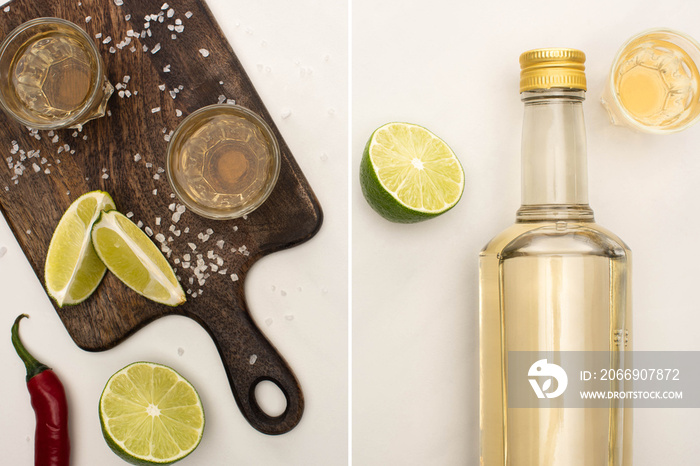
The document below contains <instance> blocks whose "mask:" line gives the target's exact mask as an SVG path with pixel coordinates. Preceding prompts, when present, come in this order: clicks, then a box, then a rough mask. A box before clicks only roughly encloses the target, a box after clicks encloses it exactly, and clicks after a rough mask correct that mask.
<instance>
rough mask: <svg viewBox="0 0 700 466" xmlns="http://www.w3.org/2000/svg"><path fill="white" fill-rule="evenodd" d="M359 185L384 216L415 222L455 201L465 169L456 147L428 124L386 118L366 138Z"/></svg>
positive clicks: (394, 219) (446, 207) (432, 215)
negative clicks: (387, 119)
mask: <svg viewBox="0 0 700 466" xmlns="http://www.w3.org/2000/svg"><path fill="white" fill-rule="evenodd" d="M360 186H361V187H362V193H363V194H364V196H365V199H367V202H368V203H369V205H370V206H371V207H372V208H373V209H374V210H376V211H377V212H378V213H379V214H380V215H381V216H382V217H384V218H386V219H387V220H390V221H392V222H399V223H415V222H420V221H423V220H428V219H430V218H433V217H436V216H438V215H440V214H443V213H445V212H447V211H448V210H450V209H451V208H452V207H454V206H455V205H456V204H457V202H458V201H459V199H460V198H461V197H462V192H463V191H464V171H463V170H462V165H461V164H460V163H459V160H457V157H456V156H455V154H454V152H452V149H450V147H449V146H448V145H447V144H445V142H444V141H443V140H442V139H440V138H439V137H437V136H435V135H434V134H433V133H431V132H430V131H428V130H427V129H425V128H423V127H422V126H418V125H413V124H409V123H388V124H386V125H384V126H382V127H380V128H378V129H377V130H376V131H375V132H374V133H372V136H371V137H370V138H369V141H367V146H366V147H365V151H364V154H363V157H362V162H361V164H360Z"/></svg>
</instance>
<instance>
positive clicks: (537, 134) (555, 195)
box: [517, 89, 593, 222]
mask: <svg viewBox="0 0 700 466" xmlns="http://www.w3.org/2000/svg"><path fill="white" fill-rule="evenodd" d="M584 98H585V93H584V91H582V90H578V89H547V90H535V91H527V92H523V93H522V101H523V102H524V103H525V116H524V119H523V138H522V206H521V207H520V209H519V210H518V214H517V220H518V221H519V222H527V221H541V220H555V221H556V220H583V221H592V220H593V211H592V210H591V208H590V207H589V206H588V179H587V166H586V127H585V124H584V120H583V100H584Z"/></svg>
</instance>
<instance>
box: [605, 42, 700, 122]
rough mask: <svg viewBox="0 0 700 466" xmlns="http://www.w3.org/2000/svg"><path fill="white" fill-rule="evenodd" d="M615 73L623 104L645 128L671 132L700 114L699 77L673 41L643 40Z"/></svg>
mask: <svg viewBox="0 0 700 466" xmlns="http://www.w3.org/2000/svg"><path fill="white" fill-rule="evenodd" d="M613 73H614V74H613V79H614V87H615V92H616V94H617V97H618V99H619V101H620V103H621V104H622V106H623V107H624V108H625V110H626V111H627V112H628V113H629V115H630V116H631V117H632V118H634V119H635V120H637V121H638V122H639V123H641V124H642V125H645V126H649V127H656V128H663V129H671V128H673V127H676V126H680V125H682V124H684V123H685V122H687V121H688V120H689V119H692V118H694V117H695V116H696V115H697V114H698V112H700V103H699V102H698V100H699V96H698V83H699V82H700V74H699V73H698V70H697V67H696V65H695V63H694V62H693V60H692V58H691V57H690V56H689V55H688V54H687V53H686V52H685V51H684V50H683V49H682V48H680V47H679V46H677V45H675V44H673V43H671V42H668V41H665V40H659V39H655V38H651V37H649V38H644V37H642V38H640V39H639V40H638V41H635V42H634V43H632V44H630V46H628V48H627V49H626V50H625V51H624V52H623V53H622V55H621V57H620V59H619V60H618V63H617V66H616V67H615V70H614V72H613Z"/></svg>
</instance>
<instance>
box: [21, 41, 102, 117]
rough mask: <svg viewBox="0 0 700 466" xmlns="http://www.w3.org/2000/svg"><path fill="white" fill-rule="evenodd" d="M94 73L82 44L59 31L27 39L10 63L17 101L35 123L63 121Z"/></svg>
mask: <svg viewBox="0 0 700 466" xmlns="http://www.w3.org/2000/svg"><path fill="white" fill-rule="evenodd" d="M96 73H97V64H96V63H95V62H94V61H93V60H91V59H90V55H89V53H88V51H87V50H86V49H85V47H84V46H83V45H82V44H81V43H80V42H79V41H78V40H77V39H75V38H73V37H71V36H70V35H68V33H66V34H64V33H61V32H60V31H52V32H50V33H46V34H39V35H37V36H35V37H32V38H31V39H29V40H28V41H27V43H26V45H25V46H24V47H23V49H22V48H21V49H20V51H19V52H18V53H17V54H16V55H15V59H14V61H13V63H12V64H11V65H10V75H11V80H12V86H13V87H14V91H15V93H16V96H17V98H18V101H19V102H21V104H22V105H23V106H24V107H25V109H26V110H27V112H24V114H25V115H27V116H28V117H29V118H31V119H32V120H34V121H35V122H36V123H45V122H47V121H52V120H66V119H69V118H70V117H71V116H72V115H74V114H75V113H76V112H78V111H80V110H81V109H82V108H83V106H84V105H85V103H86V101H87V100H88V99H89V97H90V95H89V94H90V90H91V89H92V87H93V85H94V81H95V79H96V78H97V75H96ZM19 102H18V103H19Z"/></svg>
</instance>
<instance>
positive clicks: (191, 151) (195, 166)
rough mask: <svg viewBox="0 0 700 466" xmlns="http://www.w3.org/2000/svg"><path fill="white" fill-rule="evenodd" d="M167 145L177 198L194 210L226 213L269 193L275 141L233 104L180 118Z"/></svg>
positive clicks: (276, 166)
mask: <svg viewBox="0 0 700 466" xmlns="http://www.w3.org/2000/svg"><path fill="white" fill-rule="evenodd" d="M176 139H177V141H174V142H173V143H172V144H171V148H170V149H169V152H170V154H169V164H170V166H169V170H170V179H171V182H172V184H173V187H174V189H175V191H176V192H177V194H178V195H179V196H180V198H181V199H182V200H183V202H185V203H186V204H188V205H189V206H190V207H191V208H193V209H194V210H195V211H197V213H200V214H202V215H205V216H213V217H217V216H221V217H225V216H227V215H228V214H229V213H235V212H240V211H245V210H246V209H247V208H249V207H250V206H252V205H254V204H256V203H258V202H259V201H260V199H261V197H262V196H266V195H267V194H269V190H270V189H271V186H270V185H271V184H274V183H275V181H276V177H277V171H276V170H279V163H278V162H277V160H276V144H275V142H274V141H273V140H272V138H271V134H269V133H268V131H265V128H263V127H261V126H260V123H259V122H257V121H255V120H254V119H252V118H250V117H249V116H248V115H246V114H244V113H239V112H238V111H237V107H234V106H230V105H222V106H214V107H210V108H209V109H207V110H206V111H204V112H203V113H200V114H193V118H192V119H190V120H189V121H186V122H183V128H182V132H179V134H177V135H176Z"/></svg>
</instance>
